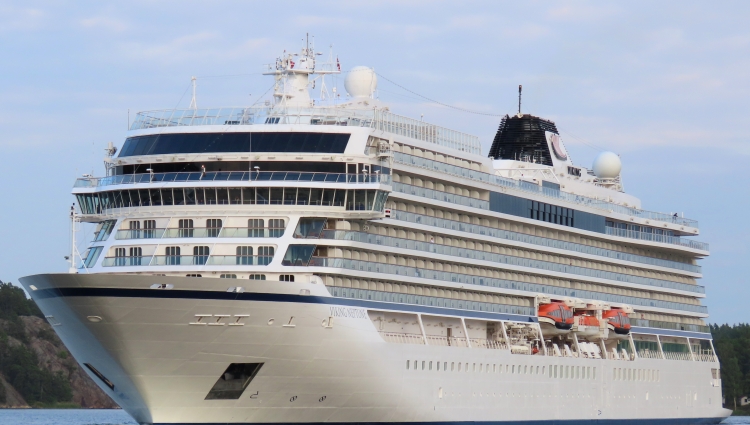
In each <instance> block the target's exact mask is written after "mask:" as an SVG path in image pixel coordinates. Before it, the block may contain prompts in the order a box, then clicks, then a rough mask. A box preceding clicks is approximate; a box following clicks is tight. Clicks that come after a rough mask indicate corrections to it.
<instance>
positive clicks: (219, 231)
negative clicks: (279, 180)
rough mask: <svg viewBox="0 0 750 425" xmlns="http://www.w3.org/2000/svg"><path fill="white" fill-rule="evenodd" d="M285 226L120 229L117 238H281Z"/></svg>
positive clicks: (116, 234)
mask: <svg viewBox="0 0 750 425" xmlns="http://www.w3.org/2000/svg"><path fill="white" fill-rule="evenodd" d="M283 235H284V229H283V228H275V227H271V228H269V227H257V228H256V227H221V228H218V227H195V228H186V229H179V228H178V229H174V228H169V229H164V228H161V229H139V230H130V229H124V230H118V231H117V233H115V239H118V240H125V239H162V238H164V239H166V238H280V237H281V236H283Z"/></svg>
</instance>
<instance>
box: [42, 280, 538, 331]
mask: <svg viewBox="0 0 750 425" xmlns="http://www.w3.org/2000/svg"><path fill="white" fill-rule="evenodd" d="M32 297H33V298H35V299H45V298H54V297H116V298H161V299H204V300H228V301H266V302H286V303H305V304H327V305H337V306H341V305H343V306H350V307H362V308H372V309H379V310H394V311H405V312H410V313H422V314H434V315H439V316H463V317H473V318H481V319H489V320H511V321H516V322H528V323H536V322H537V321H538V320H537V318H536V317H534V316H526V315H522V314H507V313H490V312H485V311H474V310H458V309H452V308H443V307H430V306H424V305H416V304H397V303H388V302H381V301H368V300H358V299H352V298H334V297H316V296H311V295H291V294H266V293H259V292H243V293H236V292H218V291H191V290H173V289H172V290H164V289H126V288H56V289H41V290H38V291H35V292H33V293H32Z"/></svg>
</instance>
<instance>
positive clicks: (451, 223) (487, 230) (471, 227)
mask: <svg viewBox="0 0 750 425" xmlns="http://www.w3.org/2000/svg"><path fill="white" fill-rule="evenodd" d="M391 218H393V219H396V220H402V221H408V222H411V223H416V224H424V225H426V226H435V227H440V228H443V229H450V230H458V231H460V232H469V233H474V234H477V235H482V236H492V237H495V238H499V239H507V240H511V241H516V242H523V243H529V244H534V245H541V246H545V247H550V248H558V249H564V250H570V251H576V252H580V253H584V254H592V255H599V256H602V257H608V258H614V259H617V260H624V261H633V262H638V263H643V264H651V265H655V266H661V267H670V268H676V269H680V270H686V271H690V272H695V273H700V272H701V268H700V266H697V265H693V264H688V263H680V262H677V261H669V260H661V259H658V258H652V257H646V256H642V255H635V254H628V253H625V252H621V251H614V250H609V249H604V248H598V247H595V246H589V245H583V244H579V243H575V242H567V241H561V240H557V239H549V238H543V237H541V236H534V235H527V234H525V233H518V232H512V231H510V230H503V229H497V228H494V227H487V226H480V225H478V224H470V223H463V222H460V221H455V220H448V219H444V218H437V217H431V216H428V215H423V214H417V213H411V212H406V211H401V210H396V209H393V210H391ZM706 248H708V247H706ZM696 292H698V291H696Z"/></svg>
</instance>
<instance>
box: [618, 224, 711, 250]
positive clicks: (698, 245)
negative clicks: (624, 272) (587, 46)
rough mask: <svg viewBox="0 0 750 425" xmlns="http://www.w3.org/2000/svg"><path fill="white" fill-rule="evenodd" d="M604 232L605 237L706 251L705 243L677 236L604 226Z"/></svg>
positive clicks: (706, 245)
mask: <svg viewBox="0 0 750 425" xmlns="http://www.w3.org/2000/svg"><path fill="white" fill-rule="evenodd" d="M604 231H605V233H606V234H607V235H611V236H619V237H621V238H630V239H640V240H643V241H652V242H660V243H668V244H672V245H682V246H686V247H688V248H693V249H700V250H702V251H708V244H707V243H706V242H699V241H694V240H692V239H686V238H681V237H679V236H669V235H657V234H654V233H647V232H636V231H633V230H627V229H618V228H615V227H610V226H606V227H605V228H604Z"/></svg>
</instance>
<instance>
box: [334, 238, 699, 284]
mask: <svg viewBox="0 0 750 425" xmlns="http://www.w3.org/2000/svg"><path fill="white" fill-rule="evenodd" d="M320 238H321V239H333V240H348V241H354V242H361V243H368V244H375V245H385V246H389V247H394V248H403V249H409V250H415V251H422V252H429V253H433V254H441V255H449V256H452V257H456V258H468V259H473V260H481V261H491V262H493V263H498V264H508V265H514V266H521V267H530V268H536V269H541V270H546V271H555V272H560V273H568V274H577V275H581V276H586V277H593V278H597V279H607V280H614V281H617V282H628V283H634V284H639V285H648V286H654V287H659V288H669V289H676V290H681V291H689V292H696V293H701V294H702V293H705V288H703V287H702V286H698V285H690V284H686V283H680V282H674V281H671V280H663V279H654V278H649V277H642V276H636V275H630V274H624V273H615V272H609V271H605V270H597V269H592V268H587V267H580V266H573V265H567V264H560V263H555V262H551V261H542V260H532V259H529V258H523V257H516V256H512V255H505V254H497V253H492V252H486V251H477V250H473V249H467V248H457V247H453V246H449V245H441V244H437V243H434V242H421V241H415V240H409V239H402V238H395V237H392V236H383V235H374V234H371V233H362V232H353V231H349V230H323V231H322V233H321V235H320Z"/></svg>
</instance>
